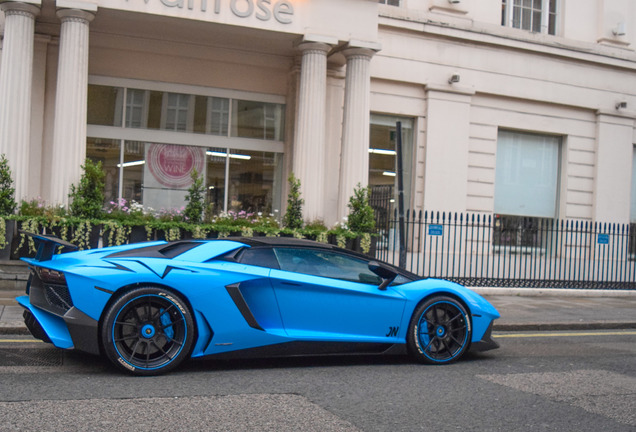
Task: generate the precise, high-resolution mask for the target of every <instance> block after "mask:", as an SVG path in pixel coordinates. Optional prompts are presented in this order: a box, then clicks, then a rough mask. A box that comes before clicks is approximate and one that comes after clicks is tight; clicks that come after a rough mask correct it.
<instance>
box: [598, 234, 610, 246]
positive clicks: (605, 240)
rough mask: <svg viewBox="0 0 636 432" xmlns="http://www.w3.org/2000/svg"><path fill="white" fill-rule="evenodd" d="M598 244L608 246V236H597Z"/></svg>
mask: <svg viewBox="0 0 636 432" xmlns="http://www.w3.org/2000/svg"><path fill="white" fill-rule="evenodd" d="M596 243H598V244H609V234H599V235H598V237H597V238H596Z"/></svg>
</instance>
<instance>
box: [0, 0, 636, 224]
mask: <svg viewBox="0 0 636 432" xmlns="http://www.w3.org/2000/svg"><path fill="white" fill-rule="evenodd" d="M0 4H1V8H2V10H3V11H4V17H3V19H0V28H1V31H2V34H3V40H2V57H1V63H0V153H4V154H5V155H6V156H7V158H8V160H9V163H10V165H11V168H12V171H13V174H14V178H15V181H16V197H17V198H18V199H34V198H36V197H41V198H42V199H44V200H46V201H47V202H48V203H50V204H66V203H67V201H68V193H69V187H70V185H71V184H74V183H77V182H78V180H79V178H80V175H81V168H80V166H81V165H82V163H83V161H84V160H85V158H87V157H89V158H91V159H93V160H99V161H101V162H102V164H103V167H104V170H105V173H106V190H105V192H106V197H107V199H108V200H116V199H117V198H124V199H126V200H135V201H137V202H139V203H142V204H143V205H144V206H146V207H150V208H153V209H155V210H159V209H162V208H163V209H168V208H178V207H181V206H183V205H184V204H185V203H184V197H185V194H186V191H187V189H188V187H189V185H190V172H191V171H192V170H193V169H196V170H197V172H199V173H200V174H201V175H203V176H204V178H205V183H206V187H207V188H208V199H209V200H210V202H211V203H212V204H213V208H214V211H216V212H221V211H230V210H234V211H241V210H244V211H247V212H263V213H273V214H278V215H280V214H281V213H282V212H283V211H284V206H285V196H286V193H287V181H286V179H287V177H288V176H289V174H290V173H291V172H293V173H294V174H295V175H296V177H298V178H299V179H300V181H301V189H302V193H303V198H304V199H305V207H304V215H305V218H306V220H308V221H311V220H323V221H324V222H325V223H326V224H327V225H332V224H333V223H335V222H336V221H338V220H340V219H341V218H342V217H343V216H345V215H346V214H347V206H346V204H347V201H348V198H349V196H351V195H352V193H353V190H354V188H355V187H356V185H358V184H361V185H367V184H368V185H370V186H371V187H372V188H373V189H374V190H380V189H382V188H385V189H386V190H388V191H389V194H390V195H391V196H394V195H395V193H396V187H395V185H396V178H397V177H396V158H397V154H396V123H397V122H398V121H399V122H400V123H401V126H402V143H403V151H402V155H401V157H402V162H403V165H404V189H405V196H406V200H407V203H406V206H407V208H413V209H417V210H419V209H424V210H433V211H438V210H439V211H460V212H464V211H471V212H484V213H495V214H502V215H512V216H526V217H536V218H560V219H584V220H591V221H603V222H620V223H627V222H630V221H636V198H633V196H635V195H636V175H634V172H635V171H636V170H635V164H634V160H635V151H634V145H635V144H636V131H635V127H636V125H635V123H634V120H635V118H636V53H635V52H634V48H635V47H636V4H634V2H633V1H631V0H480V1H478V2H477V1H471V0H452V1H450V0H399V1H398V0H381V1H380V2H378V1H377V0H98V1H94V2H93V1H87V0H27V1H4V0H3V1H0Z"/></svg>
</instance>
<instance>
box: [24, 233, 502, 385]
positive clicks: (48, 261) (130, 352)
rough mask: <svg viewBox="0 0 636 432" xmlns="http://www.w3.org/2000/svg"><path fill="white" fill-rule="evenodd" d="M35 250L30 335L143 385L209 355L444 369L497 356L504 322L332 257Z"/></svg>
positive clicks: (437, 286) (380, 269)
mask: <svg viewBox="0 0 636 432" xmlns="http://www.w3.org/2000/svg"><path fill="white" fill-rule="evenodd" d="M33 237H34V238H35V240H36V241H37V242H38V243H39V247H38V252H37V255H36V257H35V258H23V260H24V261H26V262H27V263H28V265H29V267H30V270H31V275H30V277H29V281H28V283H27V288H26V292H27V295H26V296H22V297H18V298H17V300H18V302H19V303H20V304H21V305H22V306H23V307H24V308H25V311H24V318H25V322H26V324H27V326H28V328H29V330H30V331H31V333H32V334H33V335H34V336H35V337H36V338H39V339H42V340H44V341H46V342H50V343H52V344H53V345H55V346H56V347H59V348H64V349H76V350H81V351H84V352H88V353H92V354H97V355H100V354H101V355H105V356H106V357H107V358H108V359H109V360H110V361H111V362H112V363H113V364H115V365H116V366H117V367H119V368H121V369H123V370H125V371H129V372H131V373H133V374H136V375H154V374H159V373H163V372H167V371H169V370H171V369H174V368H175V367H177V366H178V365H179V364H180V363H181V362H182V361H184V360H185V359H187V358H190V357H202V356H213V357H217V358H236V357H242V358H244V357H250V356H251V357H272V356H289V355H301V354H302V355H324V354H353V353H365V354H369V353H375V354H407V353H408V354H411V355H412V356H413V357H414V358H415V359H416V360H418V361H421V362H424V363H431V364H445V363H450V362H453V361H455V360H457V359H459V358H460V357H462V355H463V354H464V353H465V352H466V351H467V350H468V349H473V350H479V351H484V350H488V349H493V348H497V347H498V345H497V343H496V342H494V341H493V340H492V338H491V329H492V325H493V321H494V320H495V319H497V318H498V317H499V313H498V312H497V310H496V309H495V308H494V307H493V306H492V305H491V304H490V303H488V302H487V301H486V300H485V299H484V298H482V297H481V296H479V295H477V294H475V293H474V292H472V291H470V290H468V289H466V288H464V287H462V286H460V285H457V284H454V283H451V282H448V281H443V280H436V279H422V278H420V277H418V276H416V275H414V274H412V273H409V272H406V271H404V270H401V269H399V268H396V267H393V266H390V265H388V264H385V263H382V262H378V261H375V260H372V259H369V258H368V257H366V256H363V255H360V254H356V253H354V252H351V251H347V250H343V249H339V248H337V247H335V246H331V245H326V244H322V243H317V242H313V241H309V240H297V239H291V238H270V237H255V238H229V239H219V240H183V241H176V242H165V241H158V242H149V243H137V244H130V245H124V246H117V247H109V248H103V249H92V250H86V251H79V252H77V251H73V249H75V247H74V246H73V245H71V244H70V243H67V242H64V241H63V240H60V239H58V238H56V237H52V236H46V235H34V236H33ZM60 249H62V250H61V252H62V253H59V254H56V252H58V251H59V250H60Z"/></svg>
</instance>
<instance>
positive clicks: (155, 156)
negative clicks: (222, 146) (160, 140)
mask: <svg viewBox="0 0 636 432" xmlns="http://www.w3.org/2000/svg"><path fill="white" fill-rule="evenodd" d="M203 159H204V156H203V149H200V148H196V147H189V146H181V145H174V144H151V145H150V146H149V149H148V156H147V163H148V168H149V169H150V172H151V173H152V175H153V176H154V177H155V178H156V179H157V181H158V182H159V183H161V184H162V185H164V186H167V187H170V188H185V187H187V186H190V184H191V183H192V179H191V178H190V175H191V174H190V173H191V172H192V170H193V169H195V168H196V170H197V171H198V172H199V174H200V173H201V172H202V171H203Z"/></svg>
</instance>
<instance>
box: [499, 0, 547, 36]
mask: <svg viewBox="0 0 636 432" xmlns="http://www.w3.org/2000/svg"><path fill="white" fill-rule="evenodd" d="M557 1H558V0H502V3H501V11H502V12H501V24H502V25H504V26H507V27H514V28H518V29H523V30H528V31H531V32H535V33H547V34H551V35H554V34H556V18H557Z"/></svg>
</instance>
